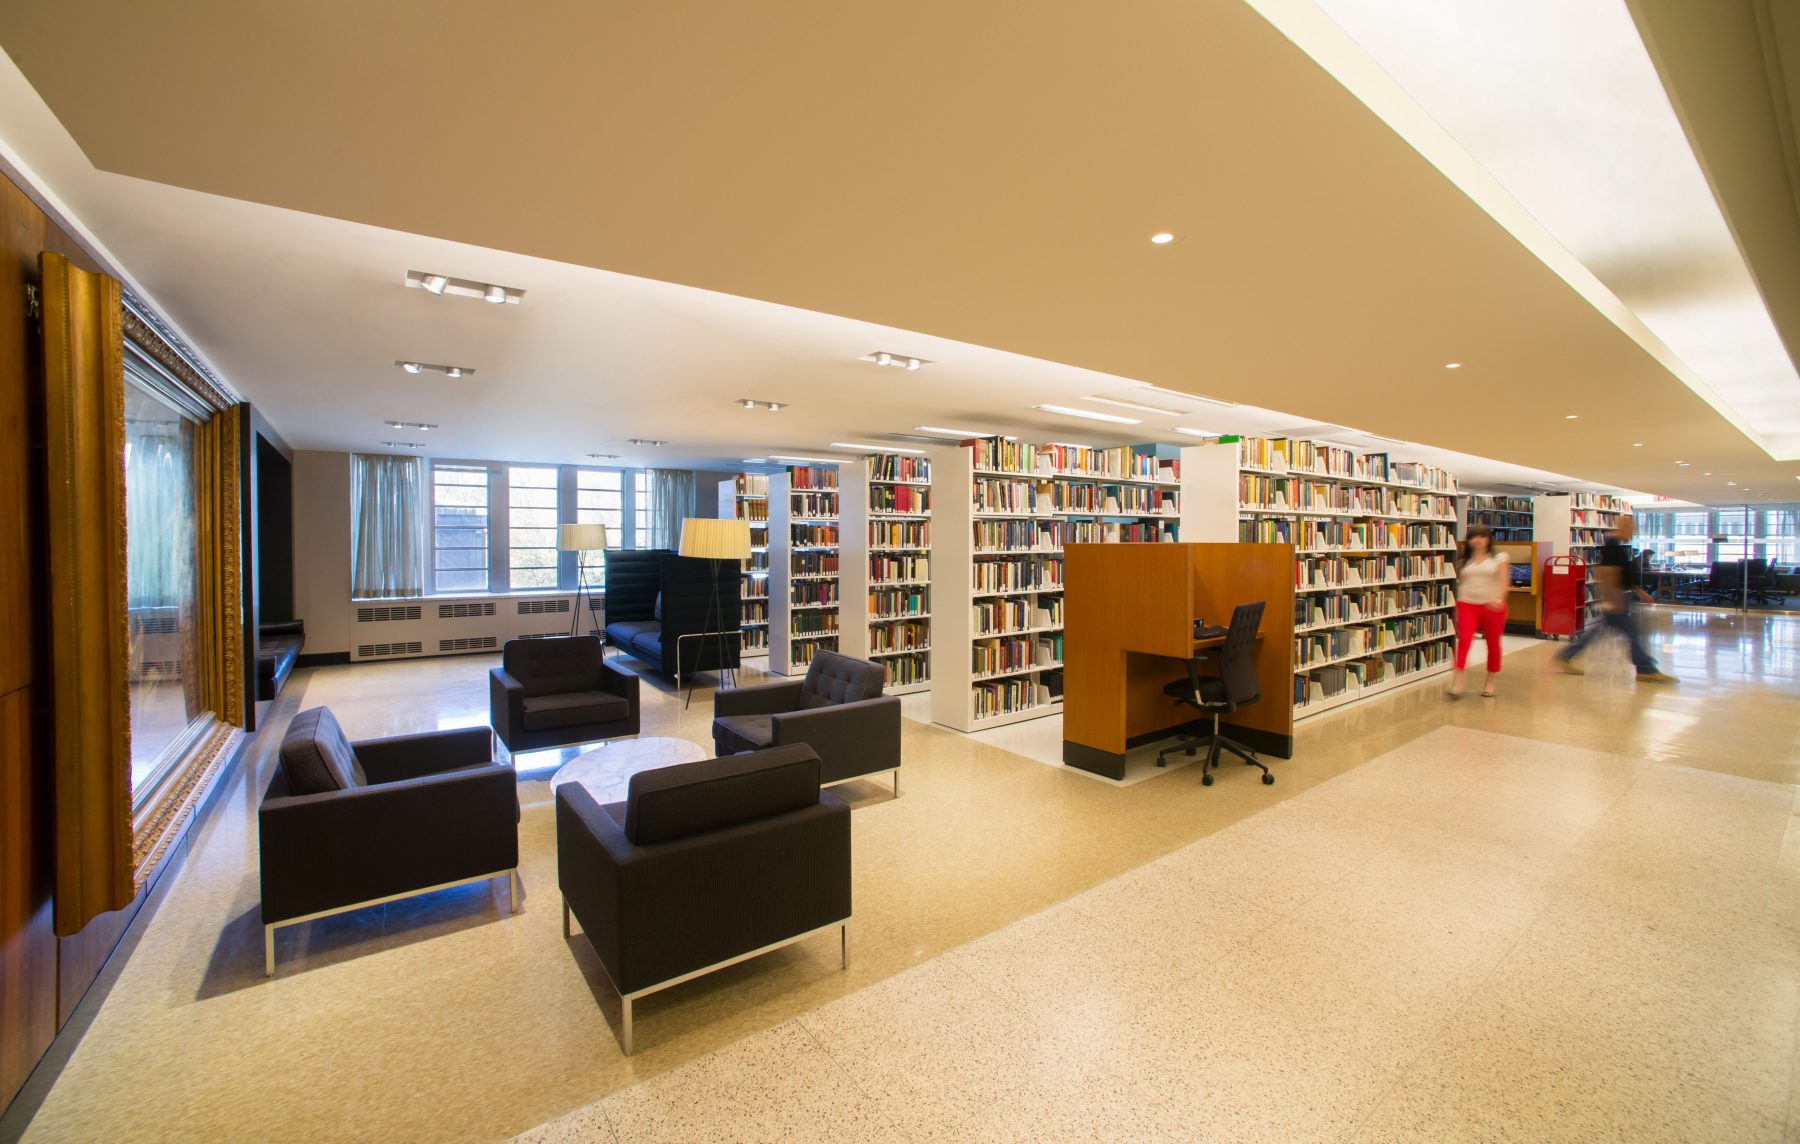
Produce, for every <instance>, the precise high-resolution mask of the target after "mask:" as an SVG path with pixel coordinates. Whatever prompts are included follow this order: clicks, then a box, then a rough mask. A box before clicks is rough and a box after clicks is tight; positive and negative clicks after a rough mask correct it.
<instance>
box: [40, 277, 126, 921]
mask: <svg viewBox="0 0 1800 1144" xmlns="http://www.w3.org/2000/svg"><path fill="white" fill-rule="evenodd" d="M40 265H41V268H42V274H43V295H44V298H43V308H44V309H43V339H44V385H45V393H46V401H45V420H46V430H47V431H46V439H47V445H48V448H47V450H46V464H47V470H48V479H47V482H46V485H47V489H48V494H49V505H48V513H47V516H48V521H49V532H50V543H49V546H48V547H49V558H50V559H49V563H50V586H51V590H50V609H49V611H50V616H49V621H50V623H49V626H50V648H51V660H52V672H51V677H52V680H53V695H54V714H53V719H52V725H53V729H54V740H53V743H52V747H51V751H52V755H53V757H54V766H55V782H54V788H55V806H56V812H55V830H56V836H55V859H56V860H55V885H56V890H55V903H56V904H55V927H56V932H57V934H58V935H61V936H67V935H70V934H74V933H78V932H80V930H81V928H82V927H83V926H85V925H86V924H87V923H88V922H90V921H92V920H93V919H94V918H96V917H98V916H99V915H101V914H103V913H106V912H108V911H110V910H117V909H121V908H123V907H124V906H126V905H128V904H130V902H131V899H132V896H133V894H134V893H135V890H136V886H135V885H134V884H133V881H132V866H131V856H132V847H131V779H130V769H131V728H130V718H131V694H130V682H129V680H128V676H127V663H128V659H129V654H130V653H129V647H130V626H129V619H128V616H127V611H126V580H125V551H126V548H125V464H124V457H125V360H124V343H123V339H122V336H121V333H120V322H121V315H122V312H123V311H122V309H121V305H120V287H119V283H118V281H117V280H116V279H113V278H109V277H107V276H106V275H104V274H91V273H88V272H87V271H84V270H80V269H78V268H77V267H75V266H74V265H73V264H71V263H70V262H69V260H68V259H67V258H64V257H63V256H62V255H60V254H54V253H48V252H46V253H45V254H43V255H42V256H41V258H40Z"/></svg>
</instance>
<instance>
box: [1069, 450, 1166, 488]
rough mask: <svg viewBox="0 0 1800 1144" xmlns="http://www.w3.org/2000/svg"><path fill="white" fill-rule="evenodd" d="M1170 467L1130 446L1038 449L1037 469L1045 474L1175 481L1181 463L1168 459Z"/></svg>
mask: <svg viewBox="0 0 1800 1144" xmlns="http://www.w3.org/2000/svg"><path fill="white" fill-rule="evenodd" d="M1167 465H1168V468H1166V469H1165V468H1164V467H1163V466H1162V465H1161V464H1159V463H1158V460H1157V458H1156V457H1155V456H1153V455H1151V454H1149V453H1140V452H1138V451H1137V450H1136V449H1133V448H1132V447H1131V446H1129V445H1121V446H1119V447H1117V448H1113V449H1092V448H1088V447H1087V446H1084V445H1040V446H1038V449H1037V471H1038V472H1040V473H1045V474H1051V473H1055V474H1071V473H1075V474H1080V475H1082V476H1094V477H1124V478H1129V479H1131V480H1139V481H1155V480H1174V479H1176V477H1177V476H1178V475H1179V470H1178V468H1177V467H1176V466H1177V465H1178V462H1175V461H1173V460H1172V459H1170V460H1167Z"/></svg>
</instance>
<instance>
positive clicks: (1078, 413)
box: [1032, 405, 1143, 425]
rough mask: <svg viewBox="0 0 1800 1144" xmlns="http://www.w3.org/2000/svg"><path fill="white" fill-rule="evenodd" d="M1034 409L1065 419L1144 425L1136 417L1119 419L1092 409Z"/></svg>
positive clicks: (1041, 407) (1045, 406)
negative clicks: (1057, 414) (1079, 418)
mask: <svg viewBox="0 0 1800 1144" xmlns="http://www.w3.org/2000/svg"><path fill="white" fill-rule="evenodd" d="M1032 408H1033V409H1041V410H1043V411H1044V412H1045V413H1060V414H1062V415H1063V416H1064V417H1083V418H1086V419H1087V420H1089V421H1110V422H1112V423H1114V424H1115V425H1142V424H1143V422H1142V421H1141V420H1139V419H1138V418H1136V417H1119V416H1117V415H1116V414H1112V413H1095V412H1094V411H1093V410H1092V409H1071V408H1070V407H1069V406H1067V405H1033V406H1032Z"/></svg>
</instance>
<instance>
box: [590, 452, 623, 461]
mask: <svg viewBox="0 0 1800 1144" xmlns="http://www.w3.org/2000/svg"><path fill="white" fill-rule="evenodd" d="M618 459H619V455H618V454H617V453H589V454H588V460H590V461H616V460H618Z"/></svg>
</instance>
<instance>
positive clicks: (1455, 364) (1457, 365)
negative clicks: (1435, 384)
mask: <svg viewBox="0 0 1800 1144" xmlns="http://www.w3.org/2000/svg"><path fill="white" fill-rule="evenodd" d="M1444 368H1445V369H1461V368H1462V362H1459V361H1447V362H1445V363H1444Z"/></svg>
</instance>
